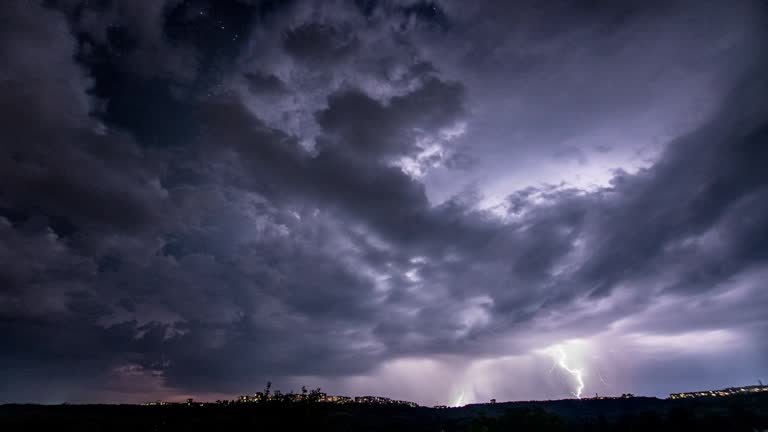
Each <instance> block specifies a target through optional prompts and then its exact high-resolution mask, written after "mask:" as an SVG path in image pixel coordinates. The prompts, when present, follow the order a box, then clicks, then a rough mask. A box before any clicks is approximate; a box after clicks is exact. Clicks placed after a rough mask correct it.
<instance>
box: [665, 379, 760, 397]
mask: <svg viewBox="0 0 768 432" xmlns="http://www.w3.org/2000/svg"><path fill="white" fill-rule="evenodd" d="M760 392H768V386H766V385H763V384H762V383H761V384H760V385H753V386H744V387H728V388H725V389H721V390H703V391H695V392H687V393H671V394H670V395H669V399H690V398H699V397H721V396H735V395H745V394H751V393H760Z"/></svg>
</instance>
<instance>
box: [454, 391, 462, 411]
mask: <svg viewBox="0 0 768 432" xmlns="http://www.w3.org/2000/svg"><path fill="white" fill-rule="evenodd" d="M451 406H453V407H461V406H464V390H462V391H461V394H460V395H459V397H458V398H457V399H456V400H455V401H454V402H453V405H451Z"/></svg>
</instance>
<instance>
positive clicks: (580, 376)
mask: <svg viewBox="0 0 768 432" xmlns="http://www.w3.org/2000/svg"><path fill="white" fill-rule="evenodd" d="M557 352H558V354H559V356H558V359H557V365H558V366H560V368H561V369H562V370H564V371H566V372H568V373H569V374H571V376H573V378H574V379H576V383H577V384H578V385H577V386H576V392H575V393H573V395H574V396H576V398H577V399H581V392H582V390H584V373H583V371H582V370H581V369H571V368H570V367H568V364H567V363H566V362H567V361H568V356H567V355H566V354H565V351H563V347H561V346H558V347H557Z"/></svg>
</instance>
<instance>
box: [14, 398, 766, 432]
mask: <svg viewBox="0 0 768 432" xmlns="http://www.w3.org/2000/svg"><path fill="white" fill-rule="evenodd" d="M0 430H2V431H17V430H19V431H29V430H58V431H70V430H77V431H198V430H206V431H225V430H238V431H240V430H248V431H281V430H312V431H326V430H328V431H445V432H449V431H489V432H490V431H653V432H663V431H748V432H754V431H762V430H768V394H756V395H750V396H731V397H720V398H705V399H704V398H703V399H695V400H662V399H655V398H631V399H615V400H560V401H547V402H514V403H499V404H494V405H487V404H483V405H468V406H466V407H463V408H450V409H432V408H408V407H398V406H380V405H358V404H351V405H331V404H321V403H287V404H285V403H265V404H233V405H228V406H227V405H205V406H185V405H171V406H137V405H3V406H0Z"/></svg>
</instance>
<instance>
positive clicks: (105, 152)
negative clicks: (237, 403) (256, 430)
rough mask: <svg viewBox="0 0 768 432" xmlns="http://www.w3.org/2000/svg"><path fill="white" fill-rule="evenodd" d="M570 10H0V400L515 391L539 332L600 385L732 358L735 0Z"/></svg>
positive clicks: (740, 211)
mask: <svg viewBox="0 0 768 432" xmlns="http://www.w3.org/2000/svg"><path fill="white" fill-rule="evenodd" d="M97 3H98V2H97ZM587 6H588V5H585V4H574V5H564V4H561V3H560V2H546V3H543V4H541V5H540V6H537V7H534V6H532V5H528V4H525V3H519V4H515V5H501V4H496V3H478V4H473V5H465V4H464V3H461V4H459V3H456V2H439V3H432V2H411V1H392V2H349V3H348V2H333V3H329V4H328V5H326V7H324V8H320V7H317V6H313V5H312V4H311V3H309V2H286V3H280V4H278V3H272V2H238V1H233V2H216V4H213V3H211V4H207V3H205V2H183V1H166V2H155V3H153V4H152V5H149V4H147V5H144V4H141V5H138V6H136V5H132V6H128V5H127V4H126V3H124V2H120V1H115V2H104V3H99V4H93V2H91V3H89V4H85V3H81V2H76V1H63V2H51V3H45V5H40V4H37V3H34V2H8V3H5V4H3V6H0V14H1V15H0V21H2V22H3V23H6V24H7V25H3V26H1V27H0V56H2V58H4V59H5V60H4V63H3V65H2V66H0V101H2V103H1V104H0V106H2V107H3V108H2V109H0V126H1V129H2V130H3V141H2V142H3V144H2V148H3V152H2V155H0V172H3V173H4V175H3V182H2V184H0V262H3V266H2V270H0V330H1V331H0V334H2V335H3V336H2V338H1V339H0V340H1V341H2V347H3V348H2V353H3V355H1V356H0V371H1V372H0V382H2V384H0V400H2V401H44V402H59V401H64V400H76V401H85V400H130V401H139V400H142V399H145V398H152V399H154V398H156V397H181V395H185V394H192V393H197V394H200V395H205V394H219V393H237V392H244V391H253V389H254V388H256V387H258V386H261V385H263V383H264V382H265V381H266V380H268V379H273V380H275V381H276V382H278V383H283V384H284V385H285V386H291V385H301V384H309V385H313V384H314V383H320V384H322V385H324V386H326V387H328V390H330V391H349V392H355V393H371V392H375V391H377V389H386V390H387V391H390V390H391V391H392V392H394V393H397V392H402V393H403V394H393V395H394V396H396V397H404V398H414V399H418V400H420V401H425V402H431V401H433V400H434V401H435V402H437V401H442V402H445V399H446V398H449V397H451V396H449V395H448V394H452V393H453V392H457V389H459V388H461V389H463V390H462V392H463V391H464V390H466V392H467V394H468V395H472V397H474V398H486V396H488V397H494V396H498V397H507V396H505V395H509V396H508V397H513V396H514V397H526V396H525V395H523V394H520V392H521V391H522V390H521V389H519V388H518V389H511V388H509V386H505V384H504V382H506V381H505V380H502V379H499V377H502V376H504V377H509V376H511V374H515V373H517V374H519V375H530V376H538V375H536V374H538V373H540V372H541V373H546V370H543V371H542V370H539V369H541V367H540V366H541V365H542V364H543V363H542V356H544V355H546V352H547V349H549V348H551V347H552V346H553V345H554V344H562V346H564V347H565V348H566V349H567V350H568V352H569V355H571V356H572V357H571V358H572V359H573V361H582V362H583V364H582V365H583V367H584V368H585V370H588V371H591V372H592V375H590V376H591V377H594V376H595V374H600V373H604V374H605V375H611V374H613V375H615V377H616V380H615V384H614V385H615V387H612V388H610V389H608V390H609V391H613V392H617V393H621V392H624V391H632V390H636V389H637V390H641V391H643V392H648V393H653V394H661V393H663V392H666V391H672V390H676V389H677V388H672V387H671V386H672V385H673V384H674V386H679V387H690V386H693V385H694V384H695V383H696V379H697V376H701V374H709V377H708V378H707V379H706V380H704V381H700V382H706V383H707V384H709V385H712V386H716V385H730V384H737V383H735V382H731V381H738V380H743V379H746V377H750V378H751V377H752V375H754V374H756V373H758V372H759V370H758V369H759V365H760V364H764V360H765V359H766V355H768V350H766V346H765V344H764V343H762V342H760V341H762V340H765V339H766V332H765V329H766V325H767V324H766V322H765V317H764V314H763V313H762V310H764V308H765V307H768V299H766V297H765V295H764V294H762V292H761V290H760V289H759V287H760V284H761V282H762V281H763V280H764V278H765V271H764V267H765V262H766V259H767V258H768V248H766V245H767V244H768V238H767V237H766V236H768V231H766V228H765V227H766V226H768V223H767V222H768V205H766V203H767V202H768V199H766V197H768V176H766V175H765V174H764V172H763V171H764V167H765V166H767V165H768V160H767V159H768V153H766V150H765V149H766V148H768V147H766V146H765V141H766V139H768V117H767V116H766V113H768V109H767V108H768V107H766V106H765V103H766V102H765V101H766V100H768V99H766V98H765V96H766V94H768V91H767V90H768V89H766V85H768V84H767V82H766V79H765V78H764V77H765V76H768V74H766V73H765V69H766V66H765V62H764V59H763V58H761V57H760V56H757V55H755V53H756V51H755V47H756V46H759V45H760V41H764V34H762V31H761V30H759V28H760V26H758V25H756V24H759V23H763V21H764V19H765V15H764V14H765V11H764V6H760V5H758V4H757V3H750V4H749V5H745V6H743V7H740V8H734V9H733V10H731V11H728V13H727V14H725V15H724V16H725V17H727V20H725V21H723V22H722V23H721V24H722V25H721V27H719V28H718V29H717V31H715V32H713V33H715V35H714V36H711V37H710V36H709V33H706V34H705V33H697V32H698V31H699V30H698V29H701V28H705V27H706V28H710V27H707V26H708V25H709V24H707V23H711V21H709V19H711V18H712V17H713V16H715V15H717V14H718V13H720V12H723V11H722V10H721V9H719V7H717V6H708V7H703V8H700V10H692V9H691V8H690V5H689V4H687V3H685V2H675V3H674V4H671V5H670V6H666V7H665V8H663V9H659V10H656V9H654V10H651V8H648V7H646V6H645V4H644V3H635V2H621V3H617V4H615V5H611V6H603V7H587ZM481 18H482V19H483V22H486V24H485V25H482V26H478V25H470V24H469V22H470V21H472V22H479V21H478V20H480V19H481ZM686 20H689V21H686ZM681 22H688V23H689V24H690V25H689V26H687V27H685V28H684V29H682V28H681V27H680V23H681ZM734 23H735V24H739V25H735V24H734ZM222 27H223V29H222ZM652 29H655V30H658V32H656V33H653V32H649V30H652ZM222 32H225V33H222ZM643 32H645V33H643ZM206 34H208V35H209V36H210V37H208V36H206ZM641 34H645V36H642V37H641ZM235 36H236V37H235ZM717 38H720V39H717ZM713 41H715V42H713ZM625 50H628V51H629V52H624V51H625ZM686 50H690V52H689V51H686ZM595 52H601V53H606V54H605V56H604V58H601V59H598V58H597V56H596V55H594V54H593V53H595ZM681 52H685V53H687V54H686V55H685V56H684V57H683V58H681V59H675V56H676V55H677V54H679V53H681ZM655 58H657V60H653V59H655ZM592 60H594V62H592ZM722 64H730V65H731V66H730V67H726V66H722ZM41 65H45V66H41ZM673 69H674V70H677V72H674V71H673ZM694 69H700V70H701V71H702V72H701V75H696V76H693V75H691V74H690V71H692V70H694ZM558 71H561V72H558ZM678 73H679V74H680V75H679V76H678V75H677V74H678ZM654 77H656V78H654ZM680 77H687V78H690V79H691V80H692V82H694V84H695V85H694V84H692V85H691V87H687V88H684V89H683V88H681V87H679V86H675V85H674V83H677V82H680V81H678V78H680ZM657 78H658V79H657ZM680 79H682V78H680ZM696 83H698V84H696ZM699 85H701V86H699ZM696 89H706V92H704V93H706V95H707V96H706V98H707V106H708V107H707V109H706V110H702V112H697V113H696V115H692V116H690V117H689V116H687V115H684V114H679V113H680V112H682V111H684V109H682V108H681V109H678V108H680V107H679V106H678V105H675V104H674V103H672V102H670V100H671V99H676V100H677V99H681V100H682V99H685V100H686V103H688V102H690V101H691V100H693V99H691V98H692V96H691V94H692V93H695V92H694V90H696ZM667 94H669V96H667ZM670 104H672V105H674V106H672V105H670ZM682 105H685V104H682ZM682 105H681V106H682ZM681 110H682V111H681ZM641 112H647V113H650V114H648V115H645V114H643V115H640V114H638V113H641ZM635 114H638V116H639V119H637V120H633V122H630V123H627V122H625V120H626V119H627V118H629V117H632V116H634V115H635ZM665 115H668V116H670V117H674V120H675V122H677V123H674V122H670V123H668V125H673V123H674V124H675V125H678V126H679V125H683V126H679V127H678V126H675V127H674V128H673V130H671V131H668V133H667V132H665V134H662V136H657V137H655V138H654V137H651V138H649V136H648V135H644V134H640V133H638V134H635V132H638V131H640V130H641V129H643V128H644V127H647V128H659V127H660V126H657V121H658V120H659V118H660V116H662V117H663V116H665ZM615 123H620V124H622V125H630V124H631V127H628V129H627V130H626V131H625V133H624V134H623V135H617V134H616V131H615V130H613V127H614V125H615ZM670 127H671V126H670ZM653 139H656V140H657V141H658V142H656V144H654V145H657V146H658V149H657V150H656V152H655V153H653V152H652V154H651V155H650V156H648V155H647V154H645V153H643V152H642V151H640V150H638V149H637V148H635V144H633V142H635V140H638V141H642V142H643V143H644V144H643V145H641V146H640V147H643V148H646V147H648V148H650V147H653V145H651V144H648V141H649V140H653ZM625 141H626V142H625ZM539 147H541V149H543V150H540V149H539ZM605 149H610V150H611V151H606V150H605ZM553 155H554V157H553ZM614 155H619V156H621V155H624V156H627V155H633V156H631V157H630V156H627V159H622V158H621V157H619V158H618V159H611V158H612V157H614ZM559 159H564V160H566V162H567V166H568V167H569V168H568V169H576V170H577V172H575V174H573V176H571V172H570V171H569V172H562V173H561V172H560V171H558V172H556V173H555V174H551V173H552V166H551V165H549V164H550V163H551V161H552V160H559ZM574 159H575V160H576V162H578V163H575V164H574V163H573V161H574ZM638 160H640V162H638ZM574 167H575V168H574ZM601 170H603V171H605V170H610V171H606V172H610V174H605V172H602V171H601ZM556 171H557V170H556ZM531 172H535V175H533V174H531V175H530V176H528V174H529V173H531ZM601 172H602V174H601ZM547 173H549V174H547ZM594 173H598V174H594ZM545 174H546V175H545ZM547 175H548V176H549V177H547ZM582 175H583V176H585V177H587V180H589V181H592V180H593V179H595V178H597V180H595V181H596V182H597V184H587V183H589V182H587V181H585V180H584V179H583V178H581V177H580V176H582ZM541 176H544V177H546V181H542V178H544V177H541ZM600 176H603V178H604V180H605V181H604V182H602V183H601V182H600ZM521 179H522V180H521ZM454 184H455V185H458V187H453V186H451V185H454ZM682 341H690V346H682V345H684V344H682V343H681V342H682ZM588 349H589V350H592V351H590V352H587V351H586V350H588ZM616 352H619V353H620V354H616ZM729 352H739V353H740V355H741V357H740V360H739V364H740V365H742V366H743V368H742V369H741V370H740V371H739V372H733V373H729V374H728V375H727V380H725V378H723V379H717V378H715V376H719V375H718V374H720V373H721V372H722V371H723V370H724V369H723V368H724V367H725V366H724V364H725V360H724V359H726V355H727V353H729ZM598 355H604V356H606V357H605V358H606V359H613V361H609V360H598V357H599V356H598ZM590 359H591V360H590ZM660 359H661V360H660ZM761 361H763V363H760V362H761ZM693 362H700V363H701V364H702V365H703V366H701V367H700V368H696V369H691V370H689V369H687V366H681V365H688V364H691V363H693ZM544 363H546V362H544ZM545 369H546V368H545ZM603 369H605V370H603ZM609 369H610V370H609ZM619 369H620V370H619ZM681 371H686V372H685V373H683V372H681ZM672 372H674V373H673V374H672V375H670V373H672ZM694 372H695V373H696V374H699V375H693V373H694ZM543 376H544V375H542V377H543ZM601 376H602V375H601ZM670 377H674V379H675V380H672V378H670ZM590 379H591V381H589V382H588V389H589V390H592V389H593V388H594V389H599V390H600V391H601V393H602V392H603V390H605V389H604V388H602V387H598V386H600V385H602V384H600V383H598V381H596V380H594V379H592V378H590ZM601 379H602V378H601ZM377 380H378V381H377ZM387 380H390V381H391V380H395V381H397V380H404V381H407V382H409V383H411V382H412V383H418V385H415V384H414V385H413V386H410V385H409V386H404V387H402V388H396V389H392V388H391V387H389V385H388V384H385V383H386V382H387ZM422 380H429V382H426V381H423V382H422ZM726 381H727V382H726ZM525 382H526V383H527V384H526V385H527V386H529V387H527V388H526V389H525V390H526V391H528V392H530V395H529V396H528V397H559V396H567V395H568V394H569V391H568V389H567V388H566V390H563V389H562V383H559V384H558V383H555V382H553V381H552V380H551V379H550V378H540V379H539V378H536V379H534V378H530V379H526V380H525ZM638 383H640V384H638ZM558 386H560V387H558ZM566 387H567V386H566ZM487 392H496V393H493V394H490V393H489V394H486V393H487ZM457 394H458V393H457ZM499 395H501V396H499Z"/></svg>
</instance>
